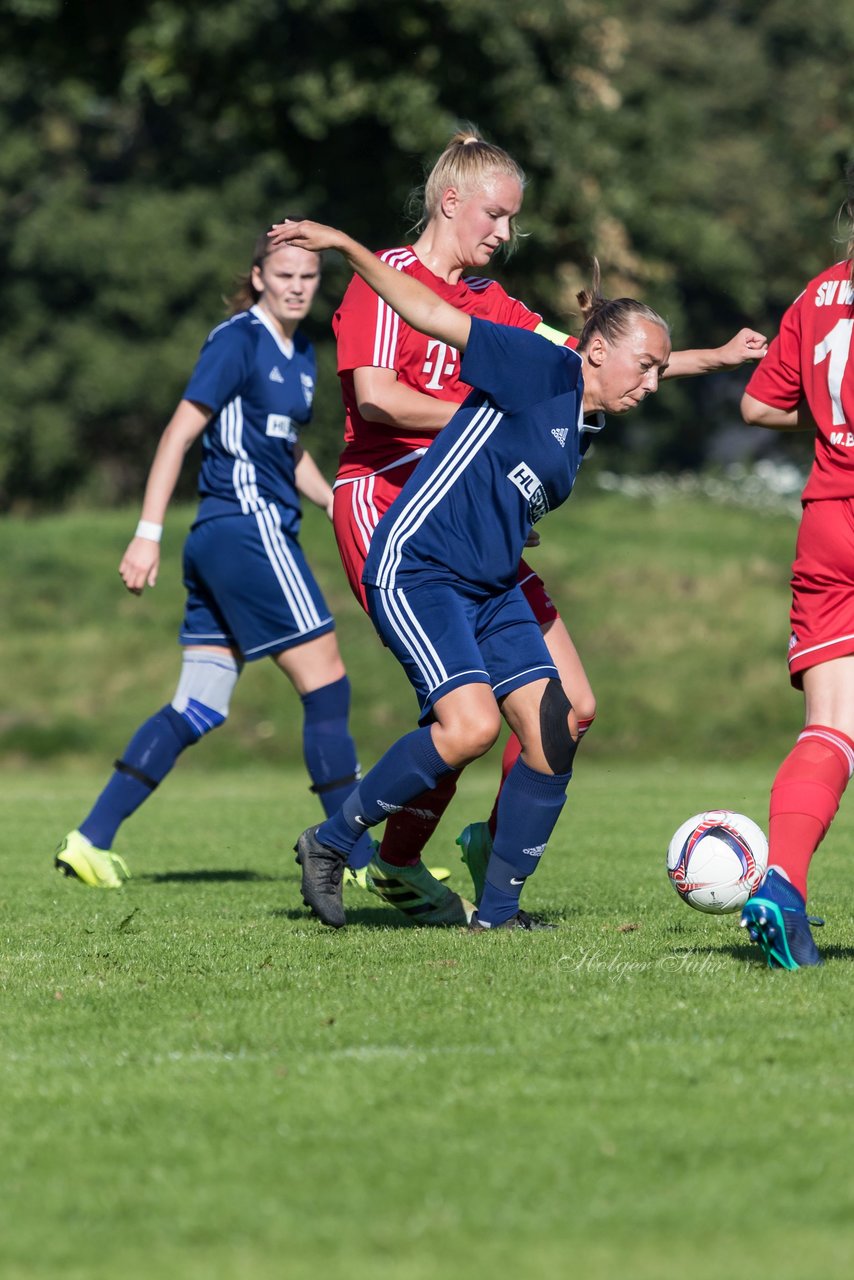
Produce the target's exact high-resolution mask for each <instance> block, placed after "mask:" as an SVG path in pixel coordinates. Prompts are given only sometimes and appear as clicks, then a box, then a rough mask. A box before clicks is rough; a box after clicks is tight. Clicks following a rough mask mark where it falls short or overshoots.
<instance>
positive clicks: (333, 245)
mask: <svg viewBox="0 0 854 1280" xmlns="http://www.w3.org/2000/svg"><path fill="white" fill-rule="evenodd" d="M267 234H268V235H269V237H270V240H271V243H272V244H274V245H282V244H293V245H296V247H297V248H298V249H312V250H314V251H315V252H316V253H319V252H320V251H321V250H323V249H337V250H338V252H339V253H340V254H342V255H343V256H344V257H345V258H346V259H347V261H348V262H349V263H350V266H351V267H352V268H353V270H354V271H355V272H356V273H357V275H360V276H361V277H362V279H363V280H364V281H365V283H366V284H368V285H370V287H371V288H372V289H373V290H374V292H375V293H378V294H379V295H380V297H381V298H382V299H383V300H384V301H385V302H387V303H388V304H389V306H390V307H392V308H393V310H395V311H396V312H397V313H398V315H399V316H401V317H402V318H403V319H404V320H405V321H406V323H407V324H408V325H410V326H411V327H412V328H413V329H417V330H418V331H419V333H426V334H427V336H428V337H430V338H438V339H439V340H440V342H447V343H448V345H449V346H452V347H456V348H457V350H458V351H465V349H466V345H467V343H468V338H469V332H470V330H471V320H470V319H469V317H468V316H467V315H464V314H463V312H462V311H457V309H456V307H452V306H451V305H450V304H449V303H447V302H445V301H444V300H443V299H442V298H439V297H437V296H436V294H435V293H433V291H432V289H428V288H427V286H426V285H424V284H422V283H421V282H420V280H413V279H412V277H411V276H407V275H405V274H404V273H403V272H402V271H395V269H394V267H389V266H387V265H386V263H384V262H380V260H379V258H377V257H376V256H375V255H374V254H373V253H371V251H370V249H366V248H365V246H364V245H363V244H359V242H358V240H353V239H352V238H351V237H350V236H348V235H345V234H344V232H343V231H338V230H336V228H335V227H326V226H323V224H322V223H319V222H308V221H305V220H304V221H301V222H292V221H290V220H286V221H285V222H280V223H277V224H276V225H275V226H273V227H272V228H271V229H270V231H269V232H268V233H267Z"/></svg>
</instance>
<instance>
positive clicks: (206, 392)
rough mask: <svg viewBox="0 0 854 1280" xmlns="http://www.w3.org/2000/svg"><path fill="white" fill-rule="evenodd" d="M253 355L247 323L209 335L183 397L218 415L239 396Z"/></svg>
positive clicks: (225, 325) (226, 325)
mask: <svg viewBox="0 0 854 1280" xmlns="http://www.w3.org/2000/svg"><path fill="white" fill-rule="evenodd" d="M253 355H254V344H253V341H252V336H251V333H250V331H249V328H248V327H247V326H246V325H245V324H239V323H236V324H234V323H233V324H222V325H220V326H219V327H218V328H216V329H214V330H213V332H212V333H210V334H209V335H208V339H207V341H206V342H205V345H204V346H203V347H202V350H201V352H200V353H199V358H198V360H197V361H196V367H195V369H194V370H193V372H192V375H191V377H190V381H189V382H188V383H187V386H186V389H185V391H184V397H183V398H184V399H185V400H195V401H196V402H197V403H198V404H204V405H207V407H208V408H209V409H210V410H211V411H212V412H213V413H218V412H219V410H220V409H221V408H222V407H223V405H226V404H228V402H229V400H233V399H234V397H235V396H236V395H237V394H238V393H239V391H240V388H241V387H242V386H243V384H244V382H245V381H246V378H247V377H248V375H249V373H250V371H251V368H252V360H253Z"/></svg>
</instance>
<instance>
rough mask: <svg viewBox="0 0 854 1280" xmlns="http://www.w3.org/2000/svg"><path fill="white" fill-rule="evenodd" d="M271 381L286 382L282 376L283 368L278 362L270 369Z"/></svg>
mask: <svg viewBox="0 0 854 1280" xmlns="http://www.w3.org/2000/svg"><path fill="white" fill-rule="evenodd" d="M270 381H271V382H284V378H283V377H282V374H281V370H280V369H279V366H278V365H277V364H274V365H273V367H272V369H271V370H270Z"/></svg>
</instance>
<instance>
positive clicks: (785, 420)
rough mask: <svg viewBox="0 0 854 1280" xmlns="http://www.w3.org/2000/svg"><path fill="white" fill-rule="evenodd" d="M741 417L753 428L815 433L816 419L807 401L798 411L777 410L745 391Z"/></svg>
mask: <svg viewBox="0 0 854 1280" xmlns="http://www.w3.org/2000/svg"><path fill="white" fill-rule="evenodd" d="M741 416H742V418H744V421H745V422H746V423H748V425H749V426H751V427H771V428H773V429H774V430H775V431H815V430H817V428H816V424H815V419H814V418H813V416H812V413H811V412H810V407H809V405H808V404H807V402H806V400H802V401H801V403H800V404H799V405H798V407H797V409H775V407H774V406H773V405H771V404H765V403H764V401H762V400H757V399H756V397H755V396H751V395H748V394H747V392H746V391H745V393H744V395H743V396H742V398H741Z"/></svg>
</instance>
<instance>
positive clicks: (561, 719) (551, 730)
mask: <svg viewBox="0 0 854 1280" xmlns="http://www.w3.org/2000/svg"><path fill="white" fill-rule="evenodd" d="M571 710H572V703H571V702H570V701H569V698H568V697H567V696H566V694H565V693H564V691H563V685H562V684H561V682H560V681H559V680H549V682H548V684H547V685H546V687H545V689H544V691H543V697H542V700H541V702H540V740H541V741H542V744H543V755H544V756H545V757H546V763H547V764H548V766H549V768H550V769H551V770H552V771H553V772H554V773H569V772H570V770H571V769H572V762H573V760H574V758H575V752H576V748H577V747H578V743H577V742H576V741H575V739H574V738H573V736H572V734H571V733H570V731H569V721H568V719H567V717H568V715H569V713H570V711H571Z"/></svg>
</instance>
